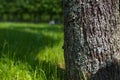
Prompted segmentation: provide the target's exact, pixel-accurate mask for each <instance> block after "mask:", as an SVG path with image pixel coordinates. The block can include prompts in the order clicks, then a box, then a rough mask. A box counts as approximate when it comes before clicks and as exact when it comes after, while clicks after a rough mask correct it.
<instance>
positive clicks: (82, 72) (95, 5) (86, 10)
mask: <svg viewBox="0 0 120 80" xmlns="http://www.w3.org/2000/svg"><path fill="white" fill-rule="evenodd" d="M63 6H64V7H63V8H64V26H65V27H64V36H65V37H64V55H65V63H66V74H67V79H66V80H85V78H86V79H87V80H120V68H119V65H118V60H119V58H120V56H119V55H120V53H119V49H118V45H117V40H116V39H117V38H116V37H114V36H115V33H116V32H117V29H118V28H117V26H118V17H119V15H118V9H119V1H118V0H63ZM83 76H84V78H83Z"/></svg>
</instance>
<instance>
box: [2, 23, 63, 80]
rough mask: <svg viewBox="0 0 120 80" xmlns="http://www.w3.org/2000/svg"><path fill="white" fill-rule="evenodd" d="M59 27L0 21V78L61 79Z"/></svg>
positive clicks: (61, 53)
mask: <svg viewBox="0 0 120 80" xmlns="http://www.w3.org/2000/svg"><path fill="white" fill-rule="evenodd" d="M62 46H63V26H62V25H49V24H44V23H43V24H33V23H0V54H1V55H0V56H1V57H0V80H64V58H63V49H62Z"/></svg>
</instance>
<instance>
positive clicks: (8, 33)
mask: <svg viewBox="0 0 120 80" xmlns="http://www.w3.org/2000/svg"><path fill="white" fill-rule="evenodd" d="M25 29H31V30H37V31H38V32H39V33H30V32H27V31H24V30H25ZM42 30H48V31H52V32H53V33H54V32H55V33H58V32H59V30H57V28H53V29H52V28H32V27H27V28H26V27H12V28H3V29H0V53H1V55H0V56H2V55H9V58H11V59H13V58H14V59H15V60H16V61H17V60H20V61H22V62H24V61H26V63H28V64H30V65H31V66H32V67H33V69H35V67H38V66H39V64H41V63H42V64H43V65H42V66H43V67H42V68H43V70H45V71H46V72H45V73H46V75H47V78H48V80H49V79H50V77H51V75H52V74H51V72H53V69H54V68H57V71H58V72H57V74H58V76H59V78H61V75H60V74H64V71H63V69H61V68H60V67H59V66H57V65H56V64H51V63H49V62H45V61H43V62H40V63H39V62H38V61H37V60H35V59H36V56H37V54H38V52H39V51H40V50H44V49H45V48H46V47H53V46H54V45H55V44H57V43H59V42H60V39H56V38H53V37H52V36H49V35H44V34H43V33H42V32H41V31H42ZM38 68H39V67H38ZM47 69H49V70H47ZM47 71H49V72H47ZM60 80H61V79H60Z"/></svg>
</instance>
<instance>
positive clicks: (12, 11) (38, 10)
mask: <svg viewBox="0 0 120 80" xmlns="http://www.w3.org/2000/svg"><path fill="white" fill-rule="evenodd" d="M61 16H62V3H61V0H0V21H9V22H35V23H40V22H48V21H51V20H55V21H56V23H61V22H62V17H61Z"/></svg>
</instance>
